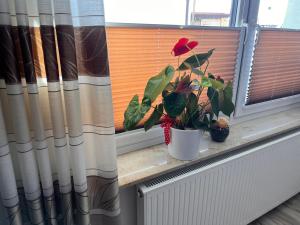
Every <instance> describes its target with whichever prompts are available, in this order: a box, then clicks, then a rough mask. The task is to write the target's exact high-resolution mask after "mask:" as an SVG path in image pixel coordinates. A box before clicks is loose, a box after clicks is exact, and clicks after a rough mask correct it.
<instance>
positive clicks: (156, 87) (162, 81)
mask: <svg viewBox="0 0 300 225" xmlns="http://www.w3.org/2000/svg"><path fill="white" fill-rule="evenodd" d="M174 72H175V70H174V68H173V67H172V66H167V67H166V68H165V69H163V70H162V71H161V72H160V73H159V74H158V75H156V76H154V77H151V78H150V79H149V80H148V83H147V85H146V88H145V91H144V96H145V97H148V98H149V99H151V102H154V101H155V99H156V98H157V97H158V95H160V94H161V93H162V91H163V90H164V89H165V87H166V86H167V85H168V84H169V82H170V81H171V80H172V78H173V75H174Z"/></svg>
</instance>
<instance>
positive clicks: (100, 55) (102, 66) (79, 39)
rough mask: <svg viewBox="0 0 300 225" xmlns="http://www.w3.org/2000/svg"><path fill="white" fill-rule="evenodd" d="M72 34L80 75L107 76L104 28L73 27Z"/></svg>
mask: <svg viewBox="0 0 300 225" xmlns="http://www.w3.org/2000/svg"><path fill="white" fill-rule="evenodd" d="M74 32H75V40H76V52H77V62H78V64H77V65H78V71H79V73H80V75H83V76H85V75H88V76H93V77H99V76H101V77H102V76H103V77H105V76H109V66H108V57H107V47H106V33H105V27H104V26H87V27H75V30H74ZM95 43H97V45H95Z"/></svg>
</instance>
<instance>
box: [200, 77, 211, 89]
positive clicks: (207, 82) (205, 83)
mask: <svg viewBox="0 0 300 225" xmlns="http://www.w3.org/2000/svg"><path fill="white" fill-rule="evenodd" d="M201 86H202V87H211V86H212V83H211V81H210V79H209V78H207V77H204V76H203V77H202V80H201Z"/></svg>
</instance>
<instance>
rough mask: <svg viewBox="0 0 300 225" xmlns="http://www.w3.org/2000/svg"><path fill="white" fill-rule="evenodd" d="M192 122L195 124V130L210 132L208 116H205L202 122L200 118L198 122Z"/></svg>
mask: <svg viewBox="0 0 300 225" xmlns="http://www.w3.org/2000/svg"><path fill="white" fill-rule="evenodd" d="M192 122H193V126H194V128H195V129H202V130H208V127H209V119H208V117H207V115H205V116H204V118H203V119H202V120H201V119H200V118H198V119H197V120H193V121H192Z"/></svg>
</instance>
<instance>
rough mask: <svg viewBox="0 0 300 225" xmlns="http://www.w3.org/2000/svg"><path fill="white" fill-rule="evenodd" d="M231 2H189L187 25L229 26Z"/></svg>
mask: <svg viewBox="0 0 300 225" xmlns="http://www.w3.org/2000/svg"><path fill="white" fill-rule="evenodd" d="M231 5H232V0H209V1H208V0H190V4H189V24H190V25H199V26H222V27H224V26H225V27H227V26H229V21H230V12H231Z"/></svg>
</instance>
